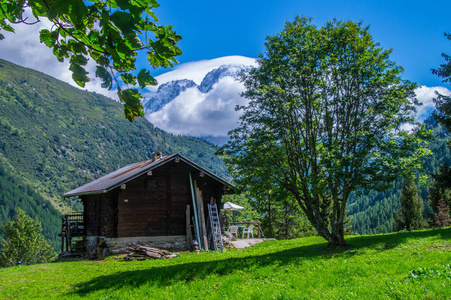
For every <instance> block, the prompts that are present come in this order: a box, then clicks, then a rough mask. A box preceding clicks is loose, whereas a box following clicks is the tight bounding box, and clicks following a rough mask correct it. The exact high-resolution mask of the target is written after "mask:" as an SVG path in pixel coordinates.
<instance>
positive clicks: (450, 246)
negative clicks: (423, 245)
mask: <svg viewBox="0 0 451 300" xmlns="http://www.w3.org/2000/svg"><path fill="white" fill-rule="evenodd" d="M428 250H429V251H443V252H451V244H446V245H438V246H437V245H434V246H431V247H429V248H428Z"/></svg>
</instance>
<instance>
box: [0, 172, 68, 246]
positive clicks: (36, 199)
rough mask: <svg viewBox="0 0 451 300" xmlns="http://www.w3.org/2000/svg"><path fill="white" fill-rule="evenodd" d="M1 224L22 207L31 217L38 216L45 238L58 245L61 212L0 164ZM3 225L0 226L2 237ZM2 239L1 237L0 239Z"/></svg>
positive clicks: (12, 216)
mask: <svg viewBox="0 0 451 300" xmlns="http://www.w3.org/2000/svg"><path fill="white" fill-rule="evenodd" d="M0 187H1V188H0V224H5V223H7V222H9V221H10V220H11V219H12V218H14V216H15V214H16V208H17V207H20V208H22V209H23V210H24V211H25V213H26V214H27V215H29V216H30V217H32V218H33V219H34V218H37V219H38V220H39V221H40V222H41V225H42V229H43V232H42V233H43V234H44V236H45V238H46V239H47V240H48V241H50V242H52V244H53V245H55V246H56V245H58V244H59V243H60V240H59V239H58V233H59V231H60V228H61V219H60V217H59V216H60V213H59V212H58V211H57V210H56V209H55V208H54V207H53V205H52V203H51V202H50V201H48V200H46V199H44V198H43V197H42V196H41V195H39V194H38V193H36V192H35V191H34V189H33V188H32V187H30V186H29V185H27V184H25V183H23V182H22V181H21V180H20V179H18V178H15V177H14V176H13V175H11V174H10V173H9V172H8V171H7V170H6V169H5V168H4V167H3V166H1V165H0ZM1 236H2V227H1V226H0V237H1ZM0 240H1V239H0Z"/></svg>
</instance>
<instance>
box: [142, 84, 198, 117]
mask: <svg viewBox="0 0 451 300" xmlns="http://www.w3.org/2000/svg"><path fill="white" fill-rule="evenodd" d="M196 86H197V85H196V83H194V81H192V80H188V79H182V80H174V81H170V82H166V83H164V84H162V85H160V87H159V88H158V90H157V91H156V92H155V93H153V94H152V95H151V96H150V97H146V98H145V99H144V100H143V105H144V109H145V111H146V113H147V112H148V113H152V112H156V111H159V110H161V109H162V108H163V106H165V105H166V104H167V103H169V102H171V101H172V100H174V99H175V98H176V97H177V96H178V95H180V93H182V92H184V91H186V89H189V88H192V87H196Z"/></svg>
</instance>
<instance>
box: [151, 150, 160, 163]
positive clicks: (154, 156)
mask: <svg viewBox="0 0 451 300" xmlns="http://www.w3.org/2000/svg"><path fill="white" fill-rule="evenodd" d="M160 158H161V152H154V153H152V162H154V161H156V160H157V159H160Z"/></svg>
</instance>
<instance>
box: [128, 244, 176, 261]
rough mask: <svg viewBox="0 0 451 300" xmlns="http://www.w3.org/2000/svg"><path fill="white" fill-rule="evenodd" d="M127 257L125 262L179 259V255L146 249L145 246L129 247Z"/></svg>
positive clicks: (155, 249)
mask: <svg viewBox="0 0 451 300" xmlns="http://www.w3.org/2000/svg"><path fill="white" fill-rule="evenodd" d="M127 251H129V252H128V253H127V255H126V256H125V257H124V259H125V260H145V259H150V258H152V259H163V258H173V257H177V256H178V255H177V254H174V253H171V252H169V251H166V250H162V249H157V248H151V247H145V246H139V245H138V246H133V247H128V248H127Z"/></svg>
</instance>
